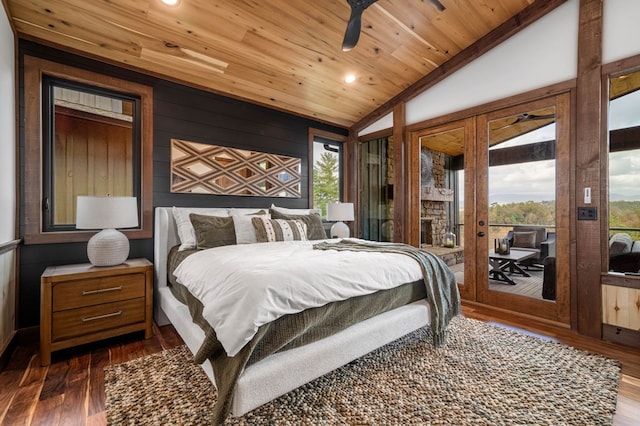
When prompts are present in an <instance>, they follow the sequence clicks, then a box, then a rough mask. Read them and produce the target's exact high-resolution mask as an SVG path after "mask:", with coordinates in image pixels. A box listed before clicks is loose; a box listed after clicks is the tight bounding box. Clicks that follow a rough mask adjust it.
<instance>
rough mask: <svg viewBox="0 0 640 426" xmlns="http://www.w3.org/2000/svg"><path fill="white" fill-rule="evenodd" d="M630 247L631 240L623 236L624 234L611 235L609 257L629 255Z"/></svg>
mask: <svg viewBox="0 0 640 426" xmlns="http://www.w3.org/2000/svg"><path fill="white" fill-rule="evenodd" d="M632 245H633V240H632V239H631V236H630V235H629V234H625V233H624V232H619V233H617V234H613V235H612V236H611V238H609V257H613V256H617V255H619V254H624V253H629V252H630V251H631V246H632Z"/></svg>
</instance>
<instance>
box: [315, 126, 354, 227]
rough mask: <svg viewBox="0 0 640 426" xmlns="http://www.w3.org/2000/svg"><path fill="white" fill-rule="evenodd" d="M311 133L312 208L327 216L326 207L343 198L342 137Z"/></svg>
mask: <svg viewBox="0 0 640 426" xmlns="http://www.w3.org/2000/svg"><path fill="white" fill-rule="evenodd" d="M316 132H319V133H321V134H317V133H314V132H313V131H312V133H311V136H310V140H311V156H310V157H311V164H312V179H311V182H312V187H311V190H310V192H311V193H312V194H313V208H316V209H321V210H322V217H323V218H324V217H326V215H327V205H329V204H330V203H333V202H336V201H346V200H345V199H344V198H345V197H344V188H345V179H344V137H342V136H340V135H333V134H328V133H325V132H320V131H316Z"/></svg>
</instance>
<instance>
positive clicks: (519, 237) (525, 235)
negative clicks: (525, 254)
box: [512, 231, 536, 248]
mask: <svg viewBox="0 0 640 426" xmlns="http://www.w3.org/2000/svg"><path fill="white" fill-rule="evenodd" d="M512 247H522V248H536V231H528V232H514V233H513V246H512Z"/></svg>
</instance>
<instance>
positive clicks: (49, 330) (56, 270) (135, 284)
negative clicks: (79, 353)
mask: <svg viewBox="0 0 640 426" xmlns="http://www.w3.org/2000/svg"><path fill="white" fill-rule="evenodd" d="M41 292H42V293H41V299H40V358H41V361H42V365H49V364H50V363H51V352H52V351H57V350H60V349H65V348H69V347H72V346H76V345H81V344H84V343H89V342H93V341H96V340H102V339H106V338H109V337H113V336H118V335H121V334H126V333H131V332H134V331H139V330H144V337H145V338H146V339H149V338H150V337H151V335H152V331H151V323H152V318H153V312H152V311H153V294H152V292H153V264H152V263H151V262H149V261H148V260H147V259H129V260H127V261H126V262H125V263H123V264H121V265H117V266H103V267H99V266H93V265H91V264H88V263H86V264H79V265H64V266H50V267H48V268H47V269H46V270H45V271H44V273H43V274H42V277H41Z"/></svg>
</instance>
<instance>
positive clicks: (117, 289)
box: [82, 285, 122, 296]
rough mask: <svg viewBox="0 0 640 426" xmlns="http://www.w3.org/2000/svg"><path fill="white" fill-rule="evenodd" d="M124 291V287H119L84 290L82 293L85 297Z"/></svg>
mask: <svg viewBox="0 0 640 426" xmlns="http://www.w3.org/2000/svg"><path fill="white" fill-rule="evenodd" d="M119 290H122V286H121V285H119V286H118V287H109V288H100V289H98V290H89V291H87V290H83V291H82V295H83V296H88V295H90V294H97V293H106V292H108V291H119Z"/></svg>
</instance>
